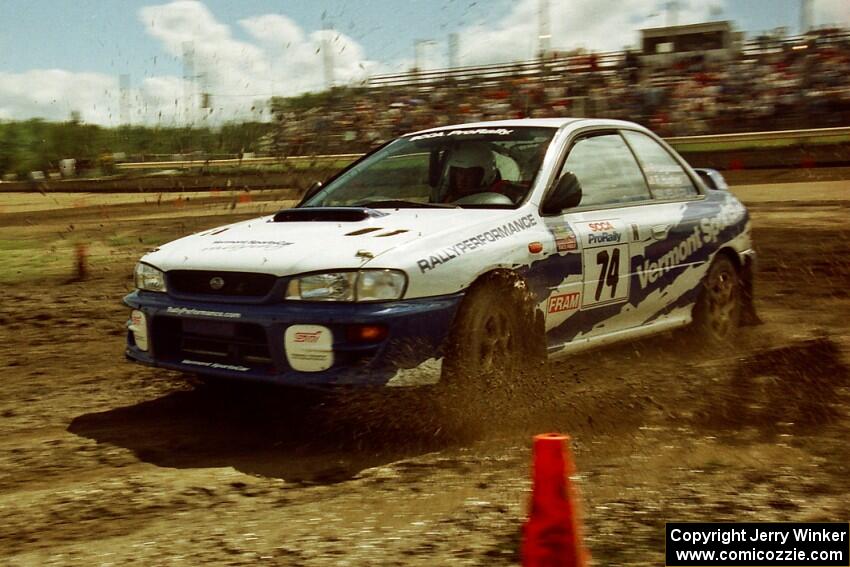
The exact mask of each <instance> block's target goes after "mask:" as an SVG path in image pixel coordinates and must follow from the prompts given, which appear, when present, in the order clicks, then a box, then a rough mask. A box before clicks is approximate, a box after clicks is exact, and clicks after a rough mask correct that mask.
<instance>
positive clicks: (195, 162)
mask: <svg viewBox="0 0 850 567" xmlns="http://www.w3.org/2000/svg"><path fill="white" fill-rule="evenodd" d="M362 155H363V154H333V155H314V156H289V157H275V156H266V157H251V158H241V159H240V158H228V159H189V160H178V161H174V160H172V161H140V162H132V163H118V164H115V168H116V169H119V170H121V169H125V170H134V169H192V168H196V167H197V168H202V167H227V166H237V167H238V166H240V165H278V164H279V165H285V164H287V163H291V162H295V163H303V162H310V161H333V160H345V159H352V160H353V159H357V158H359V157H360V156H362Z"/></svg>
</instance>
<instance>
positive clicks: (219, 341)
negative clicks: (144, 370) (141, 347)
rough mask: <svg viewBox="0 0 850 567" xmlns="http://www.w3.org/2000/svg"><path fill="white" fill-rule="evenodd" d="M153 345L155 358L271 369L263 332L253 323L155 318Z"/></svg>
mask: <svg viewBox="0 0 850 567" xmlns="http://www.w3.org/2000/svg"><path fill="white" fill-rule="evenodd" d="M153 344H154V349H155V350H154V353H155V356H156V357H157V358H158V359H166V360H175V361H177V362H180V361H182V360H184V359H189V360H192V361H198V362H217V363H220V364H228V365H239V366H247V367H250V368H254V369H256V368H261V369H273V368H274V363H273V362H272V357H271V353H270V352H269V345H268V340H267V339H266V333H265V330H264V329H263V328H262V327H261V326H260V325H255V324H252V323H233V322H229V321H206V320H201V319H178V318H175V317H157V318H156V319H155V320H154V325H153Z"/></svg>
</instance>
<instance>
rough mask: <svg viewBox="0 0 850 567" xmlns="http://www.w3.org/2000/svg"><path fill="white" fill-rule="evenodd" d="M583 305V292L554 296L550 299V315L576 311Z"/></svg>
mask: <svg viewBox="0 0 850 567" xmlns="http://www.w3.org/2000/svg"><path fill="white" fill-rule="evenodd" d="M580 304H581V292H579V291H576V292H573V293H564V294H561V295H553V296H552V297H550V298H549V309H548V311H549V313H561V312H563V311H575V310H576V309H578V308H579V305H580Z"/></svg>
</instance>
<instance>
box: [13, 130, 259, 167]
mask: <svg viewBox="0 0 850 567" xmlns="http://www.w3.org/2000/svg"><path fill="white" fill-rule="evenodd" d="M274 130H275V125H274V124H269V123H262V122H245V123H232V124H225V125H223V126H220V127H218V128H209V127H194V128H193V127H151V126H121V127H117V128H106V127H103V126H97V125H94V124H84V123H82V122H80V121H78V120H69V121H67V122H47V121H45V120H41V119H38V118H34V119H31V120H24V121H16V122H0V175H8V174H14V175H17V176H18V177H20V178H25V177H26V176H27V175H28V174H29V172H32V171H42V172H44V173H48V172H55V171H58V169H59V162H60V161H61V160H63V159H68V158H72V159H75V160H77V164H78V167H77V169H78V171H79V170H86V169H95V168H99V169H102V170H107V169H108V168H109V167H110V165H111V164H112V163H114V157H115V155H116V154H118V155H123V156H125V159H127V160H144V159H150V157H151V156H154V155H165V156H171V155H187V154H202V155H205V156H215V155H222V154H227V155H233V154H240V153H246V152H262V151H268V148H269V147H270V145H271V144H270V142H269V139H270V137H271V135H272V134H273V132H274Z"/></svg>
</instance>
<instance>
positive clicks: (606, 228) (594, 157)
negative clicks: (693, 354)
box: [544, 129, 669, 346]
mask: <svg viewBox="0 0 850 567" xmlns="http://www.w3.org/2000/svg"><path fill="white" fill-rule="evenodd" d="M566 172H572V173H573V174H574V175H575V176H576V178H577V179H578V182H579V184H580V185H581V187H582V198H581V201H580V203H579V204H578V206H577V207H575V208H573V209H570V210H567V211H564V212H563V213H562V214H561V215H555V216H550V217H546V218H545V219H544V222H545V223H546V224H547V226H548V227H549V230H550V231H551V232H552V233H553V235H555V236H556V243H557V242H558V240H559V239H558V231H561V232H564V231H568V232H569V233H570V234H572V235H574V236H573V238H574V240H575V250H574V251H573V252H565V255H566V256H569V255H570V254H572V258H573V259H572V262H568V261H564V262H563V266H564V269H565V273H564V278H563V280H562V281H561V283H560V285H558V286H555V287H554V288H553V289H552V291H551V293H550V297H549V300H548V303H547V306H546V307H547V308H546V310H545V316H546V328H547V332H548V339H549V344H550V345H553V346H554V345H558V344H563V343H566V342H569V341H573V340H580V339H589V338H591V337H595V336H599V335H605V334H608V333H613V332H616V331H620V330H624V329H628V328H632V327H635V326H638V325H640V324H642V322H643V321H644V320H645V319H646V318H647V317H648V316H650V315H651V314H652V313H654V312H655V311H656V310H657V308H658V306H657V305H647V304H645V303H644V302H642V301H639V300H636V297H638V295H639V293H638V292H639V289H640V288H639V285H638V282H637V277H638V276H637V267H638V264H637V262H636V260H637V259H638V258H642V257H641V256H640V252H642V251H643V249H644V247H645V246H646V245H647V244H648V243H649V241H651V240H653V239H654V238H657V236H658V231H660V230H665V228H666V227H667V226H668V224H669V223H668V220H667V219H666V218H665V215H664V214H663V213H662V212H660V211H658V210H657V208H656V207H655V203H654V201H653V199H652V195H651V193H650V190H649V187H648V185H647V181H646V178H645V177H644V175H643V173H642V171H641V168H640V167H639V166H638V163H637V161H636V159H635V156H634V154H633V152H632V151H631V149H630V147H629V146H628V144H627V143H626V141H625V139H624V138H623V136H622V135H621V134H620V132H618V131H616V130H611V129H608V130H600V131H592V132H587V133H583V134H581V135H580V136H579V137H577V138H576V139H575V140H574V141H573V142H572V144H571V146H570V148H569V150H568V153H567V155H566V158H565V159H564V161H563V164H562V166H561V168H560V171H559V174H558V177H560V176H561V175H563V174H564V173H566ZM653 231H655V233H654V232H653ZM559 249H560V247H559ZM576 268H578V269H577V270H576ZM576 271H577V272H578V273H576Z"/></svg>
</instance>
